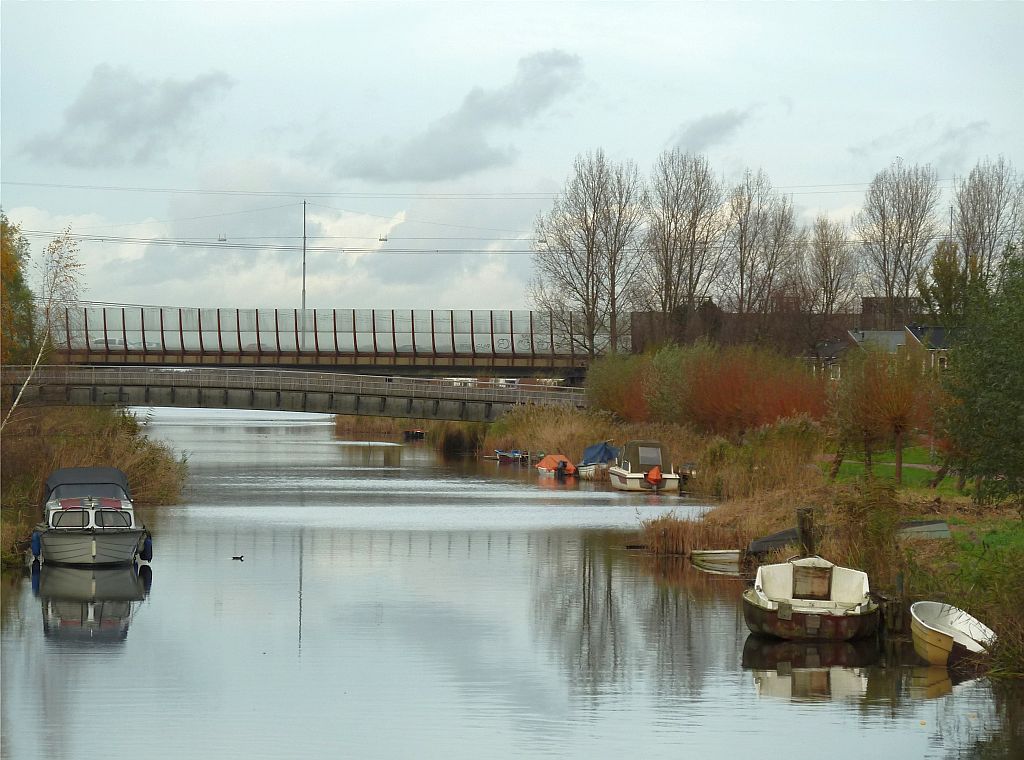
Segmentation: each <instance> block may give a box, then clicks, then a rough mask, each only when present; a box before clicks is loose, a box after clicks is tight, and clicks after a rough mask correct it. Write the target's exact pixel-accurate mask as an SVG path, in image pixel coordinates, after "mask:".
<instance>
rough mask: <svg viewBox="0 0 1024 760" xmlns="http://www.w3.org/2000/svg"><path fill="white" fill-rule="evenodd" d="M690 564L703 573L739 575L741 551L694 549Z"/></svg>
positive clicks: (741, 560)
mask: <svg viewBox="0 0 1024 760" xmlns="http://www.w3.org/2000/svg"><path fill="white" fill-rule="evenodd" d="M690 562H691V563H693V565H694V567H696V568H698V569H700V570H703V571H704V572H705V573H721V574H723V575H739V573H740V566H741V564H742V562H743V550H742V549H694V550H692V551H691V552H690Z"/></svg>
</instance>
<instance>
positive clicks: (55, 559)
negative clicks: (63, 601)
mask: <svg viewBox="0 0 1024 760" xmlns="http://www.w3.org/2000/svg"><path fill="white" fill-rule="evenodd" d="M145 538H146V531H145V530H143V529H142V528H128V529H124V530H116V529H115V530H109V529H108V530H103V531H93V530H54V529H49V530H44V531H42V532H41V533H40V535H39V542H40V546H41V549H42V552H41V554H42V559H43V562H51V563H54V564H62V565H128V564H131V563H132V562H134V561H135V558H136V557H137V556H138V555H139V552H141V551H142V545H143V542H144V541H145Z"/></svg>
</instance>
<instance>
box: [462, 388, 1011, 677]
mask: <svg viewBox="0 0 1024 760" xmlns="http://www.w3.org/2000/svg"><path fill="white" fill-rule="evenodd" d="M628 439H655V440H660V441H661V442H662V443H663V445H664V447H665V450H666V451H667V452H668V455H669V457H670V459H671V461H672V462H674V463H677V464H678V463H682V462H689V463H694V464H695V465H696V471H697V475H696V477H695V478H694V479H693V480H692V481H691V483H690V486H691V488H692V493H693V494H694V495H695V496H696V497H697V498H704V499H708V500H710V501H712V502H714V503H715V506H714V507H713V508H712V509H711V510H710V511H708V512H707V513H706V514H705V515H704V516H703V517H702V518H700V519H698V520H686V519H678V518H676V517H674V516H667V517H661V518H658V519H655V520H651V521H649V522H646V523H644V524H643V526H642V532H643V538H642V539H640V543H643V544H644V545H646V547H647V549H648V551H650V552H652V553H653V554H664V555H686V554H687V553H688V552H689V551H690V550H691V549H694V548H741V547H745V546H747V544H748V543H749V542H750V541H751V540H752V539H754V538H759V537H761V536H766V535H769V534H771V533H775V532H777V531H780V530H784V529H787V528H791V527H793V526H794V525H795V524H796V518H795V511H796V509H797V508H799V507H811V508H812V509H813V510H814V514H815V521H816V523H817V525H818V526H820V527H821V528H822V539H821V541H820V543H819V545H818V551H819V553H821V554H822V555H823V556H825V557H828V558H829V559H831V560H832V561H835V562H837V563H839V564H843V565H847V566H851V567H857V568H859V569H863V570H865V571H866V572H867V573H868V574H869V576H870V577H871V581H872V586H873V588H875V589H876V590H878V591H880V592H882V593H884V594H887V595H889V596H892V597H894V598H895V597H897V596H898V597H901V598H903V599H904V600H905V601H906V602H908V603H909V602H912V601H916V600H918V599H937V600H941V601H945V602H948V603H950V604H953V605H955V606H958V607H961V608H964V609H967V610H969V611H970V612H972V614H975V615H976V616H977V617H978V618H979V619H981V620H983V621H984V622H985V623H986V624H987V625H989V626H990V627H991V628H992V629H993V630H994V631H995V632H996V633H997V634H998V636H999V644H998V646H997V648H996V650H995V652H994V653H993V654H994V656H993V660H992V663H991V671H990V672H992V673H994V674H1001V675H1006V676H1012V677H1024V596H1022V595H1021V594H1020V592H1019V590H1020V588H1021V587H1022V584H1024V522H1022V520H1021V519H1020V515H1019V513H1018V512H1017V511H1016V510H1015V509H1014V508H1013V507H1012V506H1011V505H998V504H997V505H992V504H986V505H978V504H976V503H975V502H974V500H973V499H972V498H971V496H970V495H967V494H963V493H960V492H959V491H958V490H957V488H956V484H955V482H954V481H953V480H952V479H948V478H947V479H945V480H944V481H942V482H940V483H939V484H938V486H937V487H936V488H929V487H928V485H927V483H928V481H930V480H931V479H932V477H933V475H934V473H933V472H932V471H931V467H928V466H926V465H927V459H926V457H927V450H928V447H927V446H926V445H925V446H920V447H918V448H917V449H916V450H915V449H908V455H907V459H908V460H909V463H910V464H917V465H920V466H919V467H917V468H914V467H910V468H905V469H904V477H903V483H904V485H902V486H900V487H897V485H896V479H895V469H894V467H893V466H892V464H891V462H889V461H887V457H886V455H885V454H884V453H879V456H878V457H877V458H876V462H875V464H874V467H873V470H872V472H871V473H865V471H864V467H863V465H862V464H859V463H854V462H851V463H847V465H846V466H844V468H843V470H842V471H841V472H840V475H839V478H838V479H837V480H836V481H834V482H833V481H831V480H830V479H829V477H828V472H827V470H828V467H827V466H826V465H823V464H822V461H821V460H823V459H830V458H831V457H830V456H827V455H828V439H827V437H826V435H825V433H824V431H823V430H822V428H821V426H820V425H819V424H817V423H815V422H814V421H812V420H809V419H807V418H805V417H797V418H791V419H781V420H779V421H777V422H776V423H774V424H771V425H765V426H763V427H761V428H758V429H756V430H754V431H753V432H751V433H748V434H747V435H746V436H744V437H743V439H742V440H741V441H739V442H737V441H730V440H726V439H724V438H722V437H718V436H701V435H698V434H695V433H694V432H692V431H691V430H689V429H687V428H685V427H683V426H678V425H669V424H650V423H631V424H623V423H621V422H619V421H617V420H616V419H615V418H614V417H612V416H611V415H608V414H604V413H600V412H585V411H578V410H569V409H565V410H562V409H556V410H552V409H540V408H529V407H524V408H522V409H517V410H514V411H513V412H511V413H509V414H507V415H505V416H503V417H502V418H501V419H500V420H498V421H497V422H496V423H495V424H493V425H491V426H490V427H489V428H488V430H487V432H486V434H485V436H484V438H483V441H482V445H481V450H483V451H490V450H491V449H494V448H500V449H508V448H521V449H530V450H531V451H532V450H544V451H547V452H555V451H557V452H561V453H564V454H566V456H568V457H569V458H570V459H573V460H574V461H578V458H579V456H580V455H581V453H582V449H583V448H584V447H585V446H587V445H589V444H591V443H594V442H597V441H602V440H613V441H614V442H616V443H620V444H621V443H622V442H623V441H625V440H628ZM908 472H911V473H913V474H914V475H919V476H920V477H913V476H910V477H908V474H907V473H908ZM914 519H940V520H945V521H946V522H947V523H948V524H949V526H950V529H951V533H952V538H951V539H946V540H916V541H908V540H900V539H899V538H898V536H897V528H898V526H899V524H900V522H902V521H905V520H914Z"/></svg>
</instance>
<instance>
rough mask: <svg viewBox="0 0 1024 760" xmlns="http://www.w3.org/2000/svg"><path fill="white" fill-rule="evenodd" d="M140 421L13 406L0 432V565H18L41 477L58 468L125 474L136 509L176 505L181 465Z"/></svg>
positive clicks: (118, 413)
mask: <svg viewBox="0 0 1024 760" xmlns="http://www.w3.org/2000/svg"><path fill="white" fill-rule="evenodd" d="M144 422H145V421H144V420H143V421H141V422H140V420H139V419H137V418H136V417H135V415H133V414H132V413H131V412H128V411H125V410H119V409H107V408H99V407H63V406H62V407H24V408H19V409H18V411H17V413H16V414H15V416H14V417H12V419H11V421H10V422H9V423H8V425H7V427H6V428H5V429H4V437H3V446H2V448H0V473H2V481H3V484H2V487H0V489H2V490H0V500H2V505H3V506H2V511H3V519H2V523H0V559H2V563H3V565H4V566H5V567H9V566H20V565H21V564H23V561H24V547H25V542H26V541H27V539H28V536H29V534H30V533H31V532H32V527H33V526H34V525H35V524H36V522H38V520H39V516H40V499H41V498H42V493H43V486H44V483H45V481H46V477H47V476H48V475H49V474H50V473H51V472H53V471H54V470H56V469H58V468H60V467H77V466H91V465H111V466H114V467H117V468H119V469H121V470H123V471H124V472H125V473H126V474H127V476H128V482H129V483H130V484H131V488H132V497H133V498H134V500H135V502H136V503H137V504H141V505H160V504H172V503H174V502H175V501H177V500H178V498H179V497H180V495H181V490H182V488H183V486H184V483H185V475H186V464H185V460H184V458H179V457H178V456H176V455H175V453H174V452H173V451H172V450H171V449H170V447H168V446H166V445H164V444H162V443H159V442H156V441H153V440H150V439H149V438H148V437H147V436H146V433H145V424H144Z"/></svg>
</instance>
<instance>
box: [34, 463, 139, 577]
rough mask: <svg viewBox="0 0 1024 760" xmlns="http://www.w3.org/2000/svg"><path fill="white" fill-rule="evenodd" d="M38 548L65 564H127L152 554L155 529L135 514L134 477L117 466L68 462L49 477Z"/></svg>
mask: <svg viewBox="0 0 1024 760" xmlns="http://www.w3.org/2000/svg"><path fill="white" fill-rule="evenodd" d="M32 554H33V556H34V557H35V558H36V559H41V560H42V561H43V562H48V563H59V564H64V565H126V564H131V563H133V562H134V561H135V560H136V558H141V559H143V560H147V561H148V560H150V559H152V557H153V542H152V537H151V536H150V534H149V531H147V530H146V528H145V526H144V525H142V524H141V523H139V522H137V521H136V519H135V509H134V504H133V503H132V500H131V496H130V492H129V490H128V479H127V477H126V476H125V474H124V473H123V472H121V471H120V470H118V469H116V468H114V467H65V468H63V469H60V470H56V471H54V472H53V473H52V474H51V475H50V477H49V478H47V480H46V499H45V502H44V505H43V522H41V523H39V524H38V525H37V526H36V529H35V531H33V533H32Z"/></svg>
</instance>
